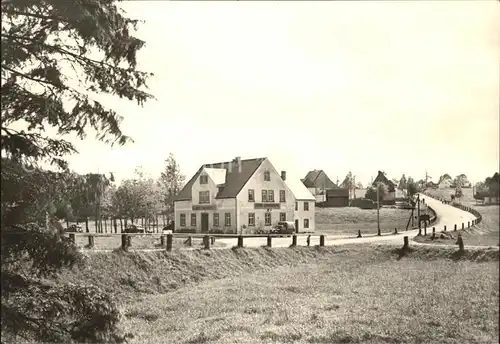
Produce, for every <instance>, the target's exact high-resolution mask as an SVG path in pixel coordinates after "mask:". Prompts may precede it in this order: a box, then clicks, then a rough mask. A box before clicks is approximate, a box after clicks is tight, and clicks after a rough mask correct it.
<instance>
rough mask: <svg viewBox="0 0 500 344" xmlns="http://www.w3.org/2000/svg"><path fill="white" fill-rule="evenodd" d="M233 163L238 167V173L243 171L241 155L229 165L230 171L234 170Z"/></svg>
mask: <svg viewBox="0 0 500 344" xmlns="http://www.w3.org/2000/svg"><path fill="white" fill-rule="evenodd" d="M233 165H234V167H235V168H236V169H237V171H238V173H240V172H241V157H240V156H237V157H236V158H234V159H233V162H232V163H231V164H230V165H229V172H233Z"/></svg>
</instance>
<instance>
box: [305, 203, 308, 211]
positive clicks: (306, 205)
mask: <svg viewBox="0 0 500 344" xmlns="http://www.w3.org/2000/svg"><path fill="white" fill-rule="evenodd" d="M304 210H305V211H308V210H309V202H304Z"/></svg>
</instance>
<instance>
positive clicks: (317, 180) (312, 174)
mask: <svg viewBox="0 0 500 344" xmlns="http://www.w3.org/2000/svg"><path fill="white" fill-rule="evenodd" d="M303 183H304V185H305V186H306V187H308V188H325V189H337V188H338V186H337V185H335V183H334V182H332V181H331V179H330V178H328V176H327V175H326V173H325V172H324V171H323V170H313V171H309V172H308V173H307V175H306V176H305V178H304V182H303Z"/></svg>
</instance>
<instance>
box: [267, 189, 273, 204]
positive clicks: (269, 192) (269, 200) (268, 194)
mask: <svg viewBox="0 0 500 344" xmlns="http://www.w3.org/2000/svg"><path fill="white" fill-rule="evenodd" d="M267 201H268V202H274V190H267Z"/></svg>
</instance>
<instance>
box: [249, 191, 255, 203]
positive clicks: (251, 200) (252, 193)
mask: <svg viewBox="0 0 500 344" xmlns="http://www.w3.org/2000/svg"><path fill="white" fill-rule="evenodd" d="M248 202H255V191H254V190H253V189H248Z"/></svg>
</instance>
